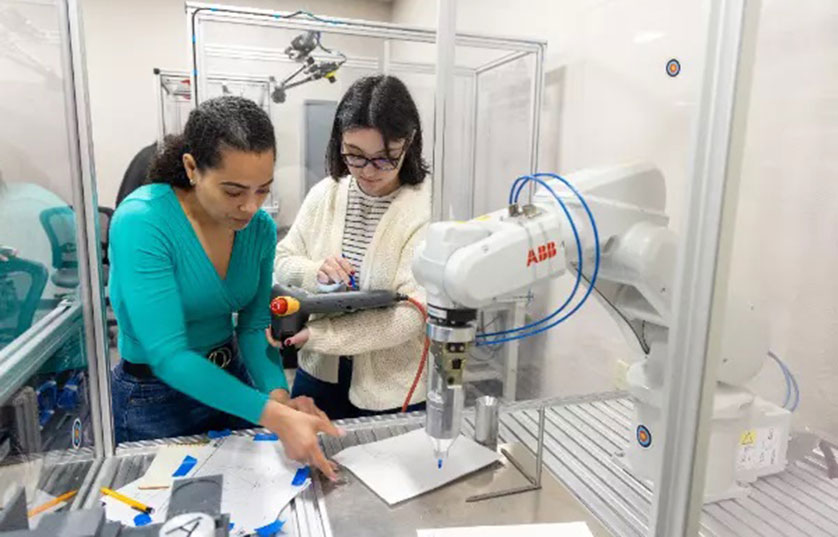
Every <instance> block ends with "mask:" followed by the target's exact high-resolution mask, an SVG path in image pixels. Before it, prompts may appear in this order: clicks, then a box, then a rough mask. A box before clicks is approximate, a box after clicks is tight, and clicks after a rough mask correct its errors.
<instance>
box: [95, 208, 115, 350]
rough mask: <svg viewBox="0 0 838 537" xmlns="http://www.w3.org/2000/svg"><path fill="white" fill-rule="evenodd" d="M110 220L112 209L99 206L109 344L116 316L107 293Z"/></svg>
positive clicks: (113, 341)
mask: <svg viewBox="0 0 838 537" xmlns="http://www.w3.org/2000/svg"><path fill="white" fill-rule="evenodd" d="M111 220H113V209H111V208H110V207H99V243H100V244H101V246H102V277H103V279H104V282H103V284H104V286H105V305H106V306H107V311H106V315H107V325H108V339H109V340H110V343H111V345H116V334H117V328H116V316H115V315H114V313H113V308H111V299H110V294H109V293H108V283H109V282H110V272H111V261H110V258H109V257H108V248H109V246H110V229H111Z"/></svg>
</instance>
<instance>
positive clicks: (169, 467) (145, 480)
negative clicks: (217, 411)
mask: <svg viewBox="0 0 838 537" xmlns="http://www.w3.org/2000/svg"><path fill="white" fill-rule="evenodd" d="M213 450H214V448H213V447H212V446H210V445H206V446H195V445H190V446H178V445H172V446H163V447H161V448H160V449H159V450H157V454H156V455H155V456H154V461H152V463H151V466H149V467H148V470H146V472H145V475H143V477H142V478H141V479H140V483H139V486H140V488H141V489H147V488H168V487H171V486H172V483H173V482H174V480H175V479H183V478H185V477H192V474H193V473H194V472H195V470H196V468H198V467H199V466H200V464H201V463H202V462H203V461H205V460H206V459H207V457H208V456H209V455H210V453H212V451H213ZM186 457H193V458H195V459H196V460H197V463H196V464H195V466H194V467H193V468H192V470H191V471H189V472H188V473H187V474H185V475H183V476H179V477H173V476H172V474H174V473H175V472H176V471H177V470H178V468H180V466H181V464H183V460H184V459H185V458H186Z"/></svg>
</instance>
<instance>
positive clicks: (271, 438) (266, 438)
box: [253, 433, 279, 442]
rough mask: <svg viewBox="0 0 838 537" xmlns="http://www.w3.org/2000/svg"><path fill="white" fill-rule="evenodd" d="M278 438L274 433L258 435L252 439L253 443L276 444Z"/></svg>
mask: <svg viewBox="0 0 838 537" xmlns="http://www.w3.org/2000/svg"><path fill="white" fill-rule="evenodd" d="M277 440H279V437H278V436H277V435H276V434H274V433H259V434H257V435H255V436H254V437H253V441H254V442H276V441H277Z"/></svg>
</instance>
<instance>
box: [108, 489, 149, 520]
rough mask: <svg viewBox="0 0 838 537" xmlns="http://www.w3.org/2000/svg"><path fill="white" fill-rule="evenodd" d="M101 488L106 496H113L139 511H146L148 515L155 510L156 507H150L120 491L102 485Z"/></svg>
mask: <svg viewBox="0 0 838 537" xmlns="http://www.w3.org/2000/svg"><path fill="white" fill-rule="evenodd" d="M101 490H102V494H105V495H106V496H110V497H111V498H113V499H115V500H119V501H121V502H122V503H124V504H125V505H128V506H130V507H133V508H134V509H136V510H137V511H139V512H141V513H145V514H147V515H150V514H151V513H153V512H154V508H152V507H149V506H147V505H146V504H144V503H140V502H138V501H137V500H132V499H131V498H129V497H128V496H124V495H122V494H120V493H118V492H117V491H115V490H111V489H107V488H105V487H102V489H101Z"/></svg>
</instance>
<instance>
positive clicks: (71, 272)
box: [40, 206, 79, 290]
mask: <svg viewBox="0 0 838 537" xmlns="http://www.w3.org/2000/svg"><path fill="white" fill-rule="evenodd" d="M40 220H41V225H42V226H43V228H44V231H45V232H46V234H47V238H48V239H49V242H50V245H51V246H52V268H54V269H55V272H53V273H52V276H51V277H50V280H52V283H54V284H55V285H56V286H57V287H61V288H63V289H67V290H72V289H75V288H76V287H78V285H79V262H78V255H77V252H76V213H74V212H73V209H72V208H71V207H68V206H63V207H51V208H49V209H45V210H43V211H41V214H40Z"/></svg>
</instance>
